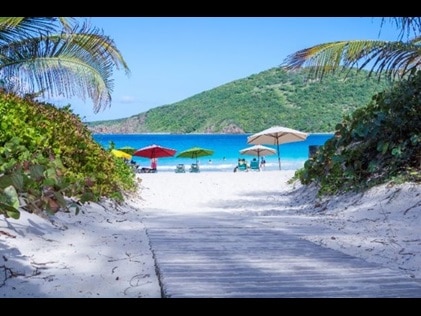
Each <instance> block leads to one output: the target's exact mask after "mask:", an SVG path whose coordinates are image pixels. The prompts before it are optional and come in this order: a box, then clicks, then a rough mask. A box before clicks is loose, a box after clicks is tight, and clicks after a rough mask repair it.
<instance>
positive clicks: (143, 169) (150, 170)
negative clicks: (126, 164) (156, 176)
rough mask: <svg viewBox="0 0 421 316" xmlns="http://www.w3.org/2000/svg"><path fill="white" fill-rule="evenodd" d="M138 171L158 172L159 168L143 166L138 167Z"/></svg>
mask: <svg viewBox="0 0 421 316" xmlns="http://www.w3.org/2000/svg"><path fill="white" fill-rule="evenodd" d="M137 170H138V171H137V172H138V173H157V172H158V170H157V169H152V168H146V167H143V168H140V169H139V168H138V169H137Z"/></svg>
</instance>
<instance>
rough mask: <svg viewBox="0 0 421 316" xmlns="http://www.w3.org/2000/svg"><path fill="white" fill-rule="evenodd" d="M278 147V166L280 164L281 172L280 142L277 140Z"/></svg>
mask: <svg viewBox="0 0 421 316" xmlns="http://www.w3.org/2000/svg"><path fill="white" fill-rule="evenodd" d="M276 146H277V148H278V164H279V170H281V153H280V152H279V140H278V138H276Z"/></svg>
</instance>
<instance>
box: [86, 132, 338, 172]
mask: <svg viewBox="0 0 421 316" xmlns="http://www.w3.org/2000/svg"><path fill="white" fill-rule="evenodd" d="M248 136H250V134H129V135H126V134H108V135H104V134H94V135H93V137H94V139H95V140H96V141H97V142H98V143H99V144H100V145H101V146H102V147H104V148H105V149H108V148H109V147H110V142H113V143H114V144H115V148H120V147H125V146H130V147H133V148H136V149H138V148H141V147H146V146H149V145H152V144H157V145H160V146H164V147H169V148H172V149H175V150H176V151H177V152H176V154H175V156H177V154H178V153H180V152H181V151H183V150H186V149H189V148H191V147H203V148H206V149H211V150H213V151H214V154H213V155H212V156H208V157H200V158H198V160H199V165H200V170H201V171H233V169H234V167H235V166H236V165H237V161H238V158H245V159H246V160H248V161H250V160H251V159H253V158H254V156H249V155H241V154H240V150H241V149H244V148H247V147H250V146H252V145H250V144H247V137H248ZM332 136H333V134H318V133H315V134H310V135H309V136H308V137H307V139H306V140H305V141H301V142H294V143H287V144H281V145H280V146H279V149H280V150H279V151H280V158H281V168H282V170H296V169H299V168H301V167H303V166H304V162H305V161H306V160H307V159H308V157H309V146H320V145H323V144H324V143H325V142H326V140H328V139H329V138H331V137H332ZM265 146H267V147H271V148H274V149H276V146H271V145H265ZM175 156H174V157H168V158H159V159H158V171H171V172H174V170H175V166H176V165H177V164H179V163H183V164H185V165H186V166H189V165H190V164H191V163H193V162H195V159H190V158H176V157H175ZM265 159H266V170H279V165H278V155H277V154H275V155H270V156H265ZM133 160H134V161H136V163H138V164H139V165H141V166H142V167H149V166H150V160H149V159H147V158H142V157H136V156H133Z"/></svg>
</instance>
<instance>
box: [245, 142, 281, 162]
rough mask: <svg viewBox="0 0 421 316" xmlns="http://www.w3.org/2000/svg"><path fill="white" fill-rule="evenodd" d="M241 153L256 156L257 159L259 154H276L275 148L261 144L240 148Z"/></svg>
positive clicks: (258, 159)
mask: <svg viewBox="0 0 421 316" xmlns="http://www.w3.org/2000/svg"><path fill="white" fill-rule="evenodd" d="M240 154H242V155H251V156H257V161H260V156H269V155H274V154H276V150H275V149H273V148H270V147H266V146H263V145H254V146H251V147H247V148H244V149H241V150H240Z"/></svg>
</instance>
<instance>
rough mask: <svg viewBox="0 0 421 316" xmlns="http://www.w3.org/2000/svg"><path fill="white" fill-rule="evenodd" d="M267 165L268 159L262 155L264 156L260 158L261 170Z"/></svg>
mask: <svg viewBox="0 0 421 316" xmlns="http://www.w3.org/2000/svg"><path fill="white" fill-rule="evenodd" d="M265 165H266V160H265V157H263V156H262V158H261V159H260V170H263V169H264V168H265Z"/></svg>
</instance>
